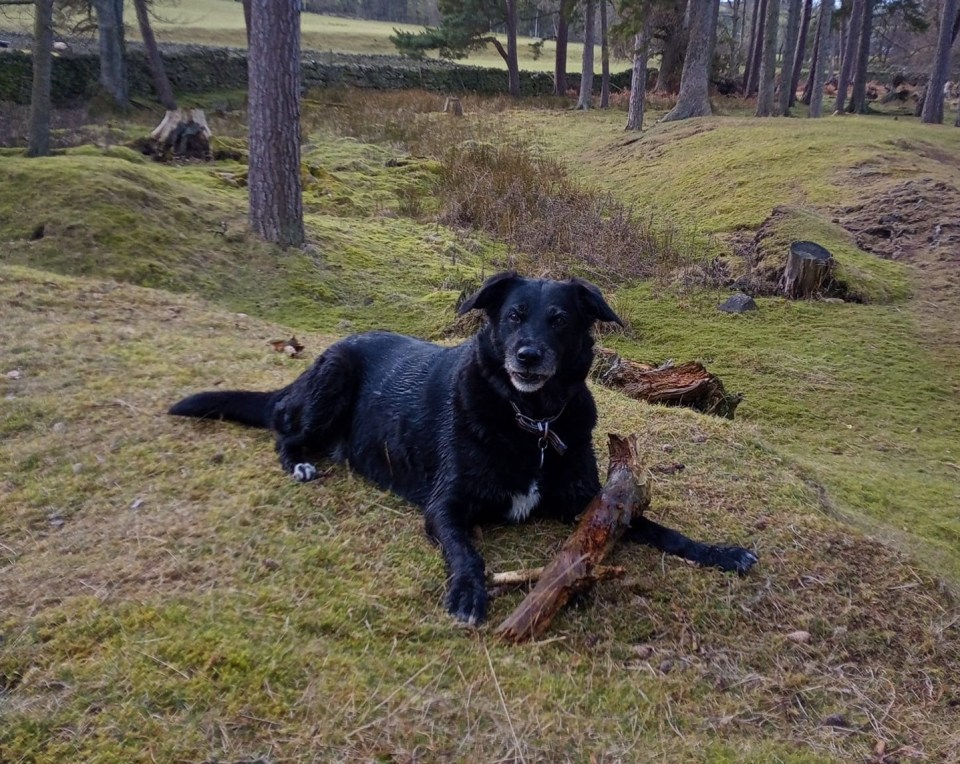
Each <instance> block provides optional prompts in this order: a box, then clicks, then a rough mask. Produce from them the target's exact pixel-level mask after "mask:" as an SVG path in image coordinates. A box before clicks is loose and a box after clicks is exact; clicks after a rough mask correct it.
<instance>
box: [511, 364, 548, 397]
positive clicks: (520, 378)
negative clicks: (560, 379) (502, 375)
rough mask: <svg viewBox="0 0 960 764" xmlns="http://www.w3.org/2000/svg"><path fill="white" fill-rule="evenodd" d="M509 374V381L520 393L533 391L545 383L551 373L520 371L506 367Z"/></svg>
mask: <svg viewBox="0 0 960 764" xmlns="http://www.w3.org/2000/svg"><path fill="white" fill-rule="evenodd" d="M507 373H508V374H509V375H510V382H511V383H512V384H513V386H514V387H515V388H517V390H519V391H520V392H521V393H534V392H536V391H537V390H539V389H540V388H541V387H543V386H544V385H545V384H547V380H548V379H550V377H551V376H552V375H551V374H538V373H537V372H533V371H520V370H517V369H507Z"/></svg>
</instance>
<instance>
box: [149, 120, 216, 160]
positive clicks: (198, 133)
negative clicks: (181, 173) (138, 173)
mask: <svg viewBox="0 0 960 764" xmlns="http://www.w3.org/2000/svg"><path fill="white" fill-rule="evenodd" d="M212 137H213V133H212V132H211V130H210V127H209V126H208V125H207V118H206V115H204V113H203V109H174V110H172V111H167V112H166V113H165V114H164V115H163V120H162V121H161V122H160V124H159V125H157V126H156V127H155V128H154V129H153V132H152V133H150V137H149V138H148V139H147V140H146V141H145V142H144V145H143V146H142V147H141V150H142V151H143V152H144V153H145V154H149V155H151V156H153V157H154V158H155V159H157V160H159V161H167V160H169V159H202V160H203V161H210V160H211V159H213V153H212V152H211V150H210V139H211V138H212Z"/></svg>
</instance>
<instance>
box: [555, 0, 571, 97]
mask: <svg viewBox="0 0 960 764" xmlns="http://www.w3.org/2000/svg"><path fill="white" fill-rule="evenodd" d="M566 9H567V4H566V2H561V3H560V10H559V11H558V13H557V53H556V56H555V57H554V62H553V94H554V95H557V96H565V95H566V94H567V40H568V37H569V26H568V24H567V10H566Z"/></svg>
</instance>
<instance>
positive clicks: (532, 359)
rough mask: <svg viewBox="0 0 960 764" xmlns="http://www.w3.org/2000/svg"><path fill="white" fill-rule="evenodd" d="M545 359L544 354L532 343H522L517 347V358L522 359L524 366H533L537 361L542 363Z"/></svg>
mask: <svg viewBox="0 0 960 764" xmlns="http://www.w3.org/2000/svg"><path fill="white" fill-rule="evenodd" d="M542 359H543V354H542V353H541V352H540V351H539V350H537V349H536V348H535V347H532V346H530V345H521V346H520V347H519V348H517V360H518V361H520V363H522V364H523V365H524V366H533V365H534V364H536V363H540V361H541V360H542Z"/></svg>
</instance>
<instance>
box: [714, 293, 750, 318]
mask: <svg viewBox="0 0 960 764" xmlns="http://www.w3.org/2000/svg"><path fill="white" fill-rule="evenodd" d="M717 310H722V311H723V312H724V313H746V312H747V311H748V310H757V303H756V302H754V299H753V298H752V297H751V296H750V295H748V294H744V293H743V292H737V293H736V294H734V295H731V296H730V297H729V298H727V301H726V302H724V303H722V304H720V305H718V306H717Z"/></svg>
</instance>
